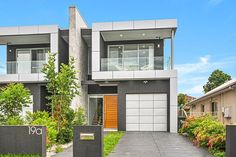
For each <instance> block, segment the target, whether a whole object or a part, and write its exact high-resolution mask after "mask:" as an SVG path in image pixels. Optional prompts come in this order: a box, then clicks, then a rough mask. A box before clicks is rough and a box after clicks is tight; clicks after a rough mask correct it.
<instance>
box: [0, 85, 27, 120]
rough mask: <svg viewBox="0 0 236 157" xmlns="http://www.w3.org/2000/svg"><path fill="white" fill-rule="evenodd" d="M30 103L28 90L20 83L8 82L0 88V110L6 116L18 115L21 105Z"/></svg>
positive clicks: (25, 105) (24, 105)
mask: <svg viewBox="0 0 236 157" xmlns="http://www.w3.org/2000/svg"><path fill="white" fill-rule="evenodd" d="M29 103H32V102H31V99H30V92H29V90H28V89H26V88H25V87H24V85H23V84H21V83H10V84H8V85H7V86H6V87H3V88H0V112H1V113H3V115H4V116H6V117H7V118H9V117H13V116H19V114H20V113H21V112H22V108H23V107H28V104H29Z"/></svg>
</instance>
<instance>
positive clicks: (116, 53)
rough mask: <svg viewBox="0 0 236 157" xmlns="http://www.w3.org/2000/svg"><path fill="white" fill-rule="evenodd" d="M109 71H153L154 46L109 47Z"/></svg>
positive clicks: (107, 63) (107, 62) (127, 45)
mask: <svg viewBox="0 0 236 157" xmlns="http://www.w3.org/2000/svg"><path fill="white" fill-rule="evenodd" d="M107 56H108V57H107V59H106V60H105V64H106V65H107V70H108V71H117V70H125V71H126V70H153V69H154V62H155V58H154V44H152V43H150V44H125V45H108V54H107ZM103 63H104V62H103Z"/></svg>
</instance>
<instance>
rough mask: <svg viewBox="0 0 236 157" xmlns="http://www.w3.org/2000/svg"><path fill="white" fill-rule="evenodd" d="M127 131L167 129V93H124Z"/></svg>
mask: <svg viewBox="0 0 236 157" xmlns="http://www.w3.org/2000/svg"><path fill="white" fill-rule="evenodd" d="M126 130H127V131H167V94H126Z"/></svg>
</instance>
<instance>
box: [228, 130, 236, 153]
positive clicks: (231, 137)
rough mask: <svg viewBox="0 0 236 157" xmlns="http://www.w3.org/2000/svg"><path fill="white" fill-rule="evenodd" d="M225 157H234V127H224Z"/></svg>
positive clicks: (235, 141)
mask: <svg viewBox="0 0 236 157" xmlns="http://www.w3.org/2000/svg"><path fill="white" fill-rule="evenodd" d="M226 157H236V125H227V126H226Z"/></svg>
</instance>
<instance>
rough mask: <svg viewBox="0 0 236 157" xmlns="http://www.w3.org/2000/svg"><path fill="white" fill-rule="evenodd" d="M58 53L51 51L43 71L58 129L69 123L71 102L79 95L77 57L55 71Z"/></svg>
mask: <svg viewBox="0 0 236 157" xmlns="http://www.w3.org/2000/svg"><path fill="white" fill-rule="evenodd" d="M55 56H56V54H55V53H54V54H52V53H49V58H48V63H47V64H45V65H44V67H43V69H42V72H43V73H44V74H45V81H46V82H47V85H46V86H47V90H48V92H49V93H50V95H49V96H48V97H47V99H48V100H49V105H50V106H51V108H52V116H53V117H54V119H55V120H56V121H57V125H58V126H57V129H58V131H60V129H61V128H62V127H63V126H65V125H66V124H67V123H68V121H69V120H68V119H67V118H66V117H68V116H66V115H67V112H70V104H71V102H72V100H73V98H74V97H75V96H76V95H79V84H78V80H77V78H76V73H77V71H76V70H75V66H74V64H75V59H74V58H73V57H71V58H70V60H69V63H68V65H66V64H63V63H62V64H61V65H60V68H59V69H60V70H59V72H56V71H55V60H56V59H55Z"/></svg>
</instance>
